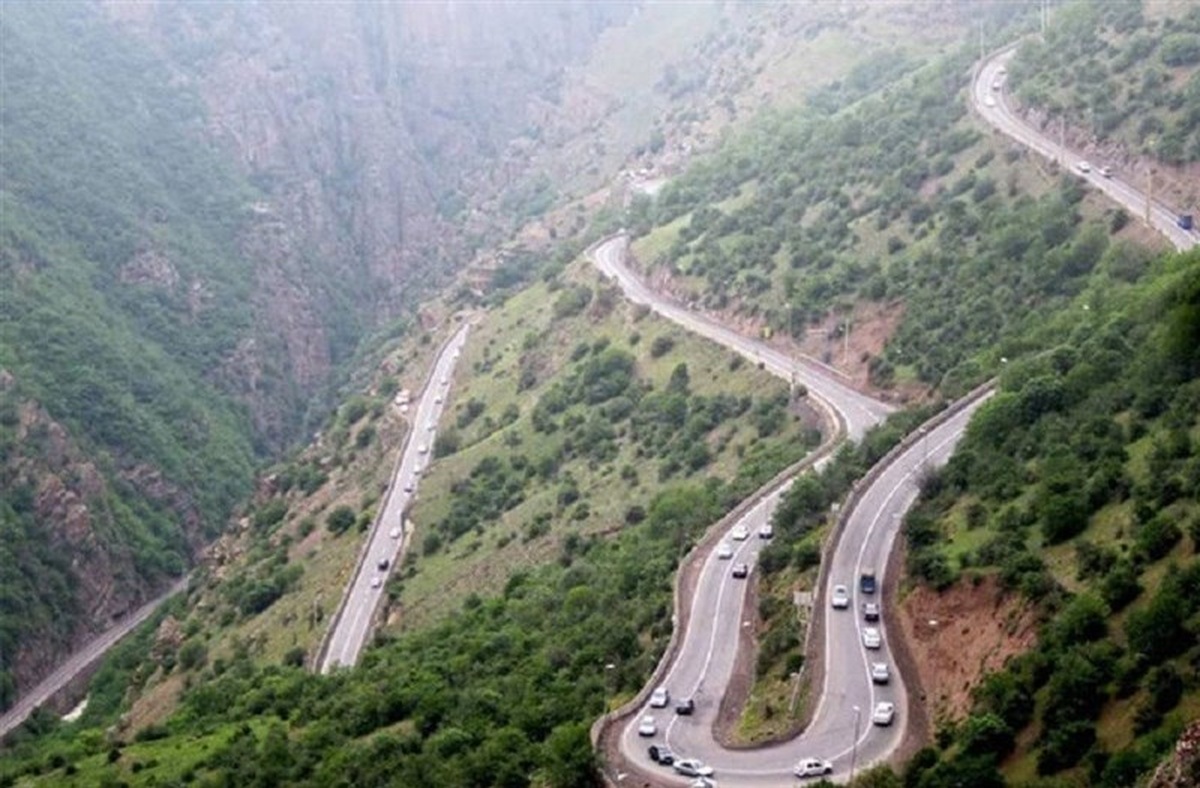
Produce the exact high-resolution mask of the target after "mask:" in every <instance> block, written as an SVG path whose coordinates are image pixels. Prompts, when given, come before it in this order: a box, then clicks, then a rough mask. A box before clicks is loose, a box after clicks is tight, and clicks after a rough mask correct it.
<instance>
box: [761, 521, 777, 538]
mask: <svg viewBox="0 0 1200 788" xmlns="http://www.w3.org/2000/svg"><path fill="white" fill-rule="evenodd" d="M774 535H775V529H774V528H772V527H771V524H770V523H763V524H762V526H761V527H759V529H758V538H759V539H770V538H771V537H772V536H774Z"/></svg>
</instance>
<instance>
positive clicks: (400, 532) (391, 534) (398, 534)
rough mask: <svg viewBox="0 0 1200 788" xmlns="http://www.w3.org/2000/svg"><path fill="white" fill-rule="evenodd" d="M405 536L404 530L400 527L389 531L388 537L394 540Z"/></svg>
mask: <svg viewBox="0 0 1200 788" xmlns="http://www.w3.org/2000/svg"><path fill="white" fill-rule="evenodd" d="M403 535H404V530H403V529H402V528H401V527H400V526H396V527H395V528H393V529H392V530H390V531H388V536H389V537H390V538H392V539H399V538H400V537H401V536H403Z"/></svg>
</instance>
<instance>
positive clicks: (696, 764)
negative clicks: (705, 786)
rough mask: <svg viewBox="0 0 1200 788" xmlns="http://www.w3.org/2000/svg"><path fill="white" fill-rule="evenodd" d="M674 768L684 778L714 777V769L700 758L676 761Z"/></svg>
mask: <svg viewBox="0 0 1200 788" xmlns="http://www.w3.org/2000/svg"><path fill="white" fill-rule="evenodd" d="M674 766H675V771H677V772H679V773H680V774H682V775H683V776H684V777H712V774H713V767H711V766H709V765H708V764H706V763H705V762H704V761H702V760H700V759H699V758H684V759H683V760H680V761H675V764H674Z"/></svg>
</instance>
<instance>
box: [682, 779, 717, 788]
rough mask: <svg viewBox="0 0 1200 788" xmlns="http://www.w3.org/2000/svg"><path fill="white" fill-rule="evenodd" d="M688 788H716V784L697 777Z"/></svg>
mask: <svg viewBox="0 0 1200 788" xmlns="http://www.w3.org/2000/svg"><path fill="white" fill-rule="evenodd" d="M688 788H717V784H716V783H715V782H713V781H712V780H710V779H708V778H707V777H697V778H696V779H694V780H692V781H691V782H690V783H688Z"/></svg>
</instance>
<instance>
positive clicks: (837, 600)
mask: <svg viewBox="0 0 1200 788" xmlns="http://www.w3.org/2000/svg"><path fill="white" fill-rule="evenodd" d="M829 604H830V605H832V606H833V607H835V608H836V609H838V610H845V609H846V608H848V607H850V591H849V590H848V589H847V588H846V587H845V586H842V585H837V586H834V587H833V593H832V594H830V596H829Z"/></svg>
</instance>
